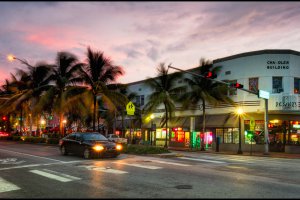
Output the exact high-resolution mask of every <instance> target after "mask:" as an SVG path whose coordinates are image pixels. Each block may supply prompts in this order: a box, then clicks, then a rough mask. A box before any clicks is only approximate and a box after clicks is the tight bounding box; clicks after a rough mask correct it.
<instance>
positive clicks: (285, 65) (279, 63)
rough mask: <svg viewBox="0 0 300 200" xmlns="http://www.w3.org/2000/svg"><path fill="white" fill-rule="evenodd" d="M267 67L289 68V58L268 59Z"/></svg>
mask: <svg viewBox="0 0 300 200" xmlns="http://www.w3.org/2000/svg"><path fill="white" fill-rule="evenodd" d="M267 69H289V61H287V60H279V61H274V60H268V61H267Z"/></svg>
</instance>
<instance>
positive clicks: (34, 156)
mask: <svg viewBox="0 0 300 200" xmlns="http://www.w3.org/2000/svg"><path fill="white" fill-rule="evenodd" d="M0 150H1V151H8V152H11V153H17V154H21V155H26V156H31V157H35V158H43V159H47V160H52V161H56V162H64V161H61V160H56V159H51V158H45V157H42V156H35V155H31V154H27V153H21V152H17V151H10V150H6V149H0Z"/></svg>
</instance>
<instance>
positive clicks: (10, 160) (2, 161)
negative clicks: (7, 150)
mask: <svg viewBox="0 0 300 200" xmlns="http://www.w3.org/2000/svg"><path fill="white" fill-rule="evenodd" d="M16 161H17V158H5V159H0V164H4V165H5V164H14V165H17V164H21V163H23V162H25V161H24V160H20V161H18V162H16Z"/></svg>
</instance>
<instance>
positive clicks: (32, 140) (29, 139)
mask: <svg viewBox="0 0 300 200" xmlns="http://www.w3.org/2000/svg"><path fill="white" fill-rule="evenodd" d="M24 142H30V143H45V142H46V138H40V137H24Z"/></svg>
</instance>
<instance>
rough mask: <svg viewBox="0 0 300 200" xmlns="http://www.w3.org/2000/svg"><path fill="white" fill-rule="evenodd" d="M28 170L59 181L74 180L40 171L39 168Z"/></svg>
mask: <svg viewBox="0 0 300 200" xmlns="http://www.w3.org/2000/svg"><path fill="white" fill-rule="evenodd" d="M29 172H32V173H34V174H38V175H41V176H44V177H47V178H50V179H54V180H57V181H60V182H70V181H74V179H71V178H66V177H61V176H57V175H55V174H50V173H48V172H43V171H40V170H30V171H29ZM76 178H77V177H76Z"/></svg>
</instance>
